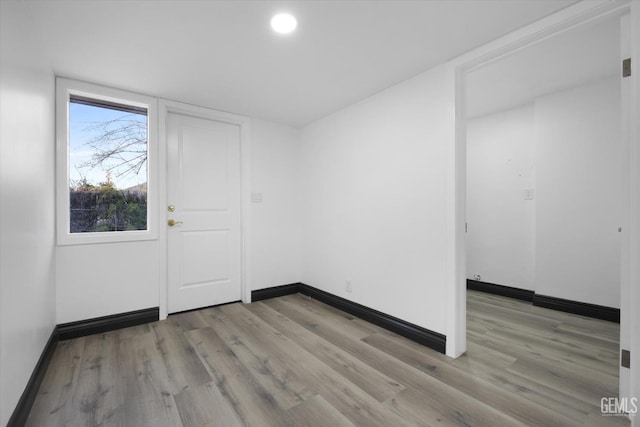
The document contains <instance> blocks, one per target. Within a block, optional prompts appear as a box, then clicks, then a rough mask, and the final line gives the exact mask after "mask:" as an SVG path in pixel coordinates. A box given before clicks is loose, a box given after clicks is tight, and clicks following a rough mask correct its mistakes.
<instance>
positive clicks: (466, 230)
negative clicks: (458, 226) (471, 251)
mask: <svg viewBox="0 0 640 427" xmlns="http://www.w3.org/2000/svg"><path fill="white" fill-rule="evenodd" d="M468 225H469V224H467V223H466V222H465V223H464V232H465V233H467V232H469V227H468Z"/></svg>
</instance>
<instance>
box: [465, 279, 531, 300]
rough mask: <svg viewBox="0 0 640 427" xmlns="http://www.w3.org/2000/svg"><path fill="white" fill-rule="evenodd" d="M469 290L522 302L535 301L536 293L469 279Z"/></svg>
mask: <svg viewBox="0 0 640 427" xmlns="http://www.w3.org/2000/svg"><path fill="white" fill-rule="evenodd" d="M467 289H472V290H474V291H480V292H486V293H488V294H495V295H502V296H503V297H509V298H515V299H519V300H522V301H529V302H532V301H533V296H534V295H535V292H534V291H529V290H526V289H520V288H512V287H511V286H504V285H496V284H494V283H487V282H479V281H477V280H471V279H467Z"/></svg>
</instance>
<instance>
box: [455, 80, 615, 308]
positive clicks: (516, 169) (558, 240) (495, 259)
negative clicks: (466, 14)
mask: <svg viewBox="0 0 640 427" xmlns="http://www.w3.org/2000/svg"><path fill="white" fill-rule="evenodd" d="M619 84H620V83H619V79H618V78H610V79H605V80H600V81H598V82H594V83H590V84H587V85H583V86H578V87H576V88H573V89H570V90H565V91H562V92H557V93H554V94H551V95H547V96H543V97H540V98H537V99H535V101H534V104H531V105H529V106H526V107H522V108H517V109H513V110H508V111H506V112H500V113H496V114H492V115H489V116H485V117H481V118H477V119H474V120H471V121H470V122H469V124H468V137H467V141H468V143H467V148H468V159H467V170H468V182H467V185H468V187H467V203H468V205H467V215H468V216H467V218H468V222H469V232H468V234H467V256H468V261H467V277H468V278H470V279H472V278H473V275H474V274H480V275H481V277H482V279H481V280H482V281H484V282H489V283H496V284H500V285H506V286H513V287H516V288H522V289H529V290H534V291H535V292H536V293H538V294H541V295H548V296H554V297H558V298H565V299H570V300H574V301H581V302H588V303H592V304H599V305H604V306H608V307H620V235H619V234H618V226H619V225H620V223H619V221H620V206H621V194H620V192H619V188H620V184H621V175H620V164H621V163H620V161H621V158H620V89H619ZM534 175H535V180H534ZM526 188H535V198H534V200H530V201H527V200H524V197H523V190H524V189H526Z"/></svg>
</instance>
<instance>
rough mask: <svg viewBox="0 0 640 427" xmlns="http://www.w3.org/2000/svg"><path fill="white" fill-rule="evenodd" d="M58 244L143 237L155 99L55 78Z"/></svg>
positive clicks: (148, 226)
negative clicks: (56, 87)
mask: <svg viewBox="0 0 640 427" xmlns="http://www.w3.org/2000/svg"><path fill="white" fill-rule="evenodd" d="M57 85H58V89H57V91H58V93H57V125H58V133H57V137H58V142H57V143H58V159H57V160H58V174H57V180H58V182H57V184H56V187H57V204H58V210H57V213H58V220H57V225H58V243H59V244H79V243H100V242H114V241H130V240H147V239H153V238H156V236H157V230H155V228H156V227H155V226H154V218H153V215H152V213H153V212H154V209H153V208H154V203H153V202H154V200H155V197H154V191H155V185H154V184H155V182H154V181H155V180H154V179H153V177H154V176H155V174H154V173H153V172H154V171H153V169H154V168H153V163H152V161H153V160H154V157H155V156H154V154H155V146H156V144H155V140H154V136H155V132H154V130H155V128H154V126H153V123H155V111H156V109H155V100H154V99H153V98H148V97H144V96H141V95H137V94H131V93H126V92H123V91H116V90H113V89H108V88H102V87H99V86H94V85H89V84H86V83H80V82H73V81H70V80H65V79H58V80H57Z"/></svg>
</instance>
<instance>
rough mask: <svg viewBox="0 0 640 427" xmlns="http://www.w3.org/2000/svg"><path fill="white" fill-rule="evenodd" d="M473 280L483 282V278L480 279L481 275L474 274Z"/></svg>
mask: <svg viewBox="0 0 640 427" xmlns="http://www.w3.org/2000/svg"><path fill="white" fill-rule="evenodd" d="M473 280H477V281H480V280H482V277H480V275H479V274H474V275H473Z"/></svg>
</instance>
